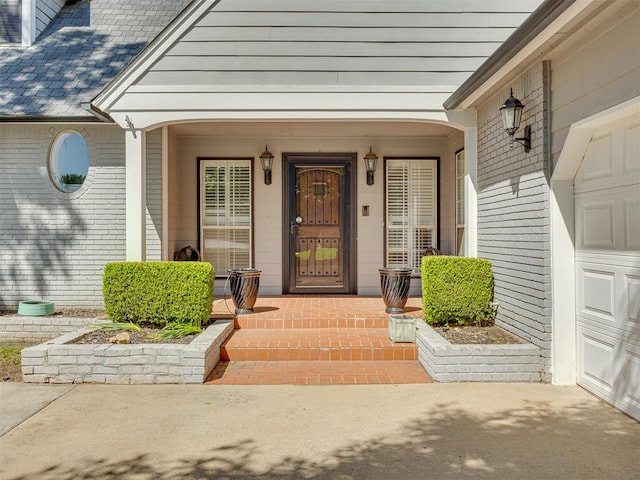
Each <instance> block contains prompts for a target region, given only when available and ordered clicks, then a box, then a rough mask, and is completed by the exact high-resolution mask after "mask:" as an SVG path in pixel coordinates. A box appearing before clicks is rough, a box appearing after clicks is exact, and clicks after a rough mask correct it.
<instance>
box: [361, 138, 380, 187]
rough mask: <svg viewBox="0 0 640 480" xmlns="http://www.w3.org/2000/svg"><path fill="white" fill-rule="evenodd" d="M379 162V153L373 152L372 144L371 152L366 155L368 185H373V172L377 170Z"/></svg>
mask: <svg viewBox="0 0 640 480" xmlns="http://www.w3.org/2000/svg"><path fill="white" fill-rule="evenodd" d="M377 164H378V155H376V154H375V153H373V150H371V146H369V153H367V154H366V155H365V156H364V165H365V167H366V169H367V185H373V180H374V178H373V174H374V172H375V171H376V165H377Z"/></svg>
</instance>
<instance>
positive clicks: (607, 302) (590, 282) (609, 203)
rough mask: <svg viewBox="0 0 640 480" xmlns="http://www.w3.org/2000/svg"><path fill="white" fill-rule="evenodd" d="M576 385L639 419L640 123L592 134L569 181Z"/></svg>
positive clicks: (632, 120) (635, 121) (631, 120)
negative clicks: (572, 214)
mask: <svg viewBox="0 0 640 480" xmlns="http://www.w3.org/2000/svg"><path fill="white" fill-rule="evenodd" d="M574 193H575V234H576V235H575V245H576V261H575V265H576V316H577V318H576V323H577V354H578V359H577V360H578V361H577V365H578V372H577V376H578V383H579V384H580V385H582V386H583V387H584V388H586V389H588V390H590V391H591V392H593V393H595V394H596V395H598V396H600V397H602V398H603V399H605V400H606V401H608V402H610V403H612V404H613V405H615V406H617V407H618V408H620V409H621V410H623V411H625V412H627V413H629V414H630V415H631V416H633V417H635V418H637V419H640V119H639V118H638V117H637V116H635V117H633V118H627V119H626V120H625V121H621V122H617V123H616V124H612V125H610V126H609V127H608V128H602V129H599V130H597V131H596V132H595V135H594V136H593V138H592V140H591V143H590V145H589V147H588V149H587V152H586V154H585V157H584V159H583V161H582V165H581V166H580V169H579V170H578V173H577V174H576V177H575V179H574Z"/></svg>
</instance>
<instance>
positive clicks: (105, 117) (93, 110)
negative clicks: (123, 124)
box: [80, 102, 116, 123]
mask: <svg viewBox="0 0 640 480" xmlns="http://www.w3.org/2000/svg"><path fill="white" fill-rule="evenodd" d="M80 105H81V106H82V108H83V109H85V110H86V111H87V112H89V113H90V114H91V115H93V116H94V117H96V118H97V119H99V120H100V121H102V122H105V123H116V122H115V120H114V119H113V118H111V116H110V115H109V114H108V113H105V112H103V111H102V110H100V109H99V108H98V107H96V106H94V105H93V104H92V103H91V102H85V103H81V104H80Z"/></svg>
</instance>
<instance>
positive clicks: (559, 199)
mask: <svg viewBox="0 0 640 480" xmlns="http://www.w3.org/2000/svg"><path fill="white" fill-rule="evenodd" d="M579 158H582V156H580V157H579ZM550 203H551V278H552V279H553V281H552V292H553V293H552V297H551V298H552V300H553V301H552V304H551V311H552V322H553V324H552V329H551V346H552V347H551V375H552V383H553V384H554V385H575V383H576V368H577V365H576V306H575V287H576V279H575V260H574V258H575V247H574V224H575V221H574V199H573V179H571V180H551V196H550Z"/></svg>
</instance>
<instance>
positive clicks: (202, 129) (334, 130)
mask: <svg viewBox="0 0 640 480" xmlns="http://www.w3.org/2000/svg"><path fill="white" fill-rule="evenodd" d="M171 130H172V131H173V132H174V133H175V134H176V135H180V136H205V135H206V136H209V137H211V136H214V137H246V136H252V137H256V136H261V137H271V138H273V137H378V138H380V137H446V136H448V135H450V134H451V133H452V132H454V131H455V129H454V128H453V127H450V126H448V125H442V124H438V123H418V122H383V121H381V122H344V121H339V122H330V121H327V122H313V121H295V122H286V121H285V122H202V123H182V124H175V125H171Z"/></svg>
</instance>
